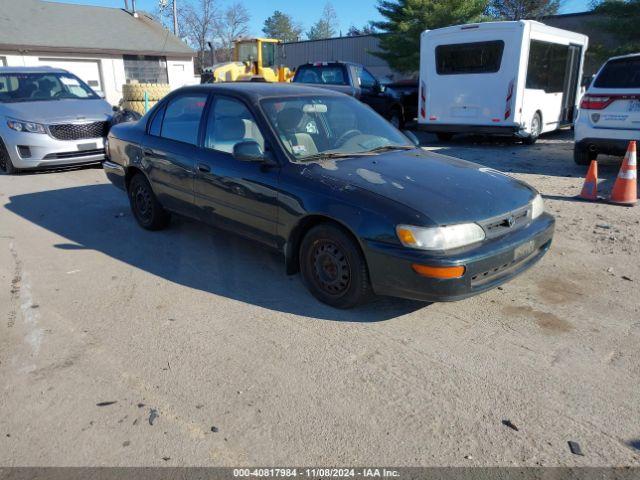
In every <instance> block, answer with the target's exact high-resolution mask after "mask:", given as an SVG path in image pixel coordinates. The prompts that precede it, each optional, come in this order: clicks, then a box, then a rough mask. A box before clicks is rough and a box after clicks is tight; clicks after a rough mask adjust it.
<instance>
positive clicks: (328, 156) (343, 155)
mask: <svg viewBox="0 0 640 480" xmlns="http://www.w3.org/2000/svg"><path fill="white" fill-rule="evenodd" d="M371 155H373V154H372V153H369V152H353V153H343V152H325V153H314V154H313V155H309V156H307V157H302V158H298V159H297V160H299V161H301V162H306V161H308V160H325V159H331V158H351V157H370V156H371Z"/></svg>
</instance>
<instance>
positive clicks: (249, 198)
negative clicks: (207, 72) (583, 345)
mask: <svg viewBox="0 0 640 480" xmlns="http://www.w3.org/2000/svg"><path fill="white" fill-rule="evenodd" d="M107 153H108V156H109V160H108V161H107V162H106V163H105V164H104V169H105V172H106V174H107V176H108V178H109V179H110V180H111V181H112V182H113V183H114V184H115V185H116V186H118V187H120V188H122V189H123V190H125V191H126V192H127V194H128V196H129V200H130V204H131V209H132V211H133V215H134V217H135V219H136V220H137V222H138V223H139V224H140V225H141V226H142V227H143V228H146V229H149V230H158V229H161V228H164V227H166V226H167V225H168V224H169V221H170V216H171V214H179V215H182V216H187V217H191V218H193V219H196V220H199V221H203V222H206V223H209V224H212V225H215V226H217V227H222V228H224V229H228V230H232V231H233V232H236V233H239V234H241V235H245V236H247V237H250V238H252V239H254V240H256V241H258V242H261V243H262V244H264V245H266V246H268V247H271V248H275V249H277V250H278V251H280V252H282V254H283V256H284V261H285V264H286V269H287V272H288V273H289V274H294V273H296V272H300V273H301V277H302V280H303V282H304V283H305V285H306V286H307V287H308V289H309V291H310V292H311V293H312V294H313V295H314V296H315V297H316V298H317V299H319V300H320V301H322V302H325V303H327V304H329V305H332V306H334V307H338V308H349V307H353V306H355V305H358V304H361V303H363V302H365V301H367V300H368V299H369V298H371V297H372V296H373V295H376V294H377V295H390V296H397V297H405V298H411V299H418V300H425V301H450V300H458V299H462V298H465V297H468V296H471V295H475V294H478V293H481V292H483V291H486V290H488V289H490V288H493V287H496V286H498V285H500V284H501V283H504V282H506V281H507V280H509V279H512V278H513V277H515V276H516V275H518V274H520V273H522V272H523V271H525V270H526V269H528V268H529V267H531V266H532V265H533V264H535V263H536V262H537V261H538V260H539V259H540V258H541V257H542V256H543V255H544V254H545V252H546V251H547V250H548V249H549V246H550V244H551V240H552V236H553V229H554V219H553V217H552V216H551V215H549V214H548V213H545V211H544V205H543V201H542V198H541V197H540V195H539V194H538V193H537V192H536V190H534V189H533V188H532V187H530V186H529V185H527V184H525V183H523V182H521V181H519V180H516V179H514V178H512V177H509V176H507V175H505V174H503V173H500V172H498V171H496V170H492V169H488V168H484V167H482V166H479V165H475V164H473V163H469V162H466V161H462V160H459V159H456V158H451V157H447V156H443V155H438V154H436V153H432V152H427V151H425V150H423V149H421V148H419V147H417V146H416V145H415V144H414V143H413V142H412V141H411V140H410V139H409V138H408V137H407V136H406V135H405V134H403V133H402V132H400V131H398V130H397V129H395V128H394V127H393V126H391V125H390V124H389V123H388V122H387V121H386V120H384V119H383V118H382V117H381V116H379V115H378V114H377V113H375V112H374V111H373V110H371V109H370V108H369V107H367V106H365V105H363V104H361V103H360V102H358V101H357V100H354V99H353V98H350V97H348V96H346V95H342V94H340V93H332V92H329V91H326V90H320V89H315V88H312V87H298V86H293V85H275V84H264V83H229V84H215V85H201V86H194V87H186V88H182V89H180V90H177V91H175V92H173V93H172V94H170V95H169V96H167V97H166V98H165V99H163V100H162V101H160V102H159V103H158V104H157V105H156V106H155V107H154V108H153V109H152V110H151V111H150V112H149V113H148V114H147V115H145V116H144V117H143V118H142V119H141V120H140V121H138V122H136V123H128V124H121V125H117V126H115V127H113V128H112V129H111V132H110V134H109V142H108V152H107ZM247 273H248V274H250V272H247Z"/></svg>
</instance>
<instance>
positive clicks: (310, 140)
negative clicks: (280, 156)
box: [262, 96, 415, 161]
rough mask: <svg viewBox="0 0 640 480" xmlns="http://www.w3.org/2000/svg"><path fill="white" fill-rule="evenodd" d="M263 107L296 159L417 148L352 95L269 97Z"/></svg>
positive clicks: (348, 155)
mask: <svg viewBox="0 0 640 480" xmlns="http://www.w3.org/2000/svg"><path fill="white" fill-rule="evenodd" d="M262 107H263V109H264V111H265V113H266V116H267V118H268V120H269V122H270V123H271V125H272V126H273V128H274V129H275V131H276V132H277V134H278V136H279V137H280V140H281V141H282V143H283V145H284V146H285V148H286V149H287V151H288V152H289V153H290V154H291V155H292V156H293V157H294V158H295V159H296V160H301V161H305V160H311V159H315V158H318V157H343V156H344V157H350V156H357V155H374V154H376V153H379V152H382V151H387V150H393V149H398V150H404V149H412V148H415V147H414V145H413V144H412V143H411V142H410V141H409V139H408V138H407V137H406V136H405V135H403V134H402V133H401V132H400V131H398V130H397V129H395V128H394V127H393V126H392V125H391V124H389V123H388V122H387V121H386V120H385V119H384V118H382V117H381V116H380V115H378V114H377V113H375V112H374V111H373V110H371V108H369V107H367V106H366V105H363V104H362V103H360V102H358V101H357V100H355V99H353V98H351V97H347V96H340V97H338V96H335V97H333V96H332V97H329V96H327V97H323V96H305V97H297V98H284V99H268V100H263V101H262Z"/></svg>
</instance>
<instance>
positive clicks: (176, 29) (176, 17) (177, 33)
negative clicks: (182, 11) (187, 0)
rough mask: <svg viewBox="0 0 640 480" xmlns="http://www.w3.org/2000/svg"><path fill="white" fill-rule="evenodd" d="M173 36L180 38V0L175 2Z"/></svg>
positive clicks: (174, 0)
mask: <svg viewBox="0 0 640 480" xmlns="http://www.w3.org/2000/svg"><path fill="white" fill-rule="evenodd" d="M173 34H174V35H175V36H176V37H180V32H179V31H178V0H173Z"/></svg>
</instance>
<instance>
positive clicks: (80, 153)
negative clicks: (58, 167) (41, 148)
mask: <svg viewBox="0 0 640 480" xmlns="http://www.w3.org/2000/svg"><path fill="white" fill-rule="evenodd" d="M96 155H103V156H104V148H99V149H96V150H79V151H75V152H61V153H49V154H48V155H45V157H44V159H45V160H53V159H57V160H61V159H65V158H82V157H93V156H96Z"/></svg>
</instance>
